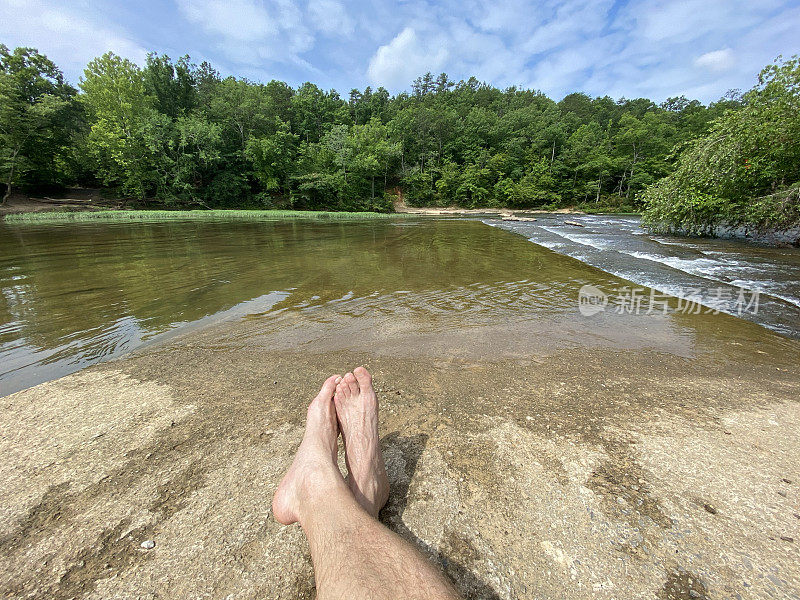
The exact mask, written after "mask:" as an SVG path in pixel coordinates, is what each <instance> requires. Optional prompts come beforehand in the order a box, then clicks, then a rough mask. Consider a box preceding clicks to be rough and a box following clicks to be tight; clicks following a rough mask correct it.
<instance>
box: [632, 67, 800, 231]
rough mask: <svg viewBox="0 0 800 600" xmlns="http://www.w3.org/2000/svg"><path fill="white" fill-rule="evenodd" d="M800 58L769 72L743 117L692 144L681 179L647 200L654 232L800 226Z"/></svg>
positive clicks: (651, 191)
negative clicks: (799, 115)
mask: <svg viewBox="0 0 800 600" xmlns="http://www.w3.org/2000/svg"><path fill="white" fill-rule="evenodd" d="M798 114H800V58H798V57H797V56H795V57H793V58H791V59H789V60H786V61H779V62H777V63H776V64H773V65H769V66H767V67H766V68H764V70H762V71H761V74H760V75H759V79H758V84H757V85H756V86H755V87H754V88H753V89H751V90H750V91H749V92H747V94H745V95H744V98H743V106H742V108H740V109H739V110H727V111H726V112H724V113H723V114H722V116H721V117H719V118H718V119H717V120H716V121H714V122H713V124H712V126H711V128H710V130H709V132H708V133H707V134H706V135H704V136H702V137H700V138H697V139H695V140H693V141H691V142H689V143H688V144H687V145H686V146H685V148H684V149H683V151H682V152H681V154H680V157H679V158H678V164H677V168H676V169H675V171H674V172H673V173H672V174H670V175H668V176H667V177H665V178H664V179H662V180H661V181H659V182H658V183H656V184H655V185H652V186H650V187H649V188H648V189H647V190H646V192H645V193H644V196H643V200H644V202H645V206H646V212H645V216H644V218H645V222H646V223H647V224H648V225H649V226H650V227H651V228H652V229H654V230H679V231H685V232H689V233H704V234H710V233H714V232H715V231H716V230H717V228H718V227H720V226H723V227H747V228H755V229H769V230H776V229H778V230H780V229H783V230H785V229H791V228H793V227H797V226H800V143H799V142H798V140H800V119H798V117H797V115H798Z"/></svg>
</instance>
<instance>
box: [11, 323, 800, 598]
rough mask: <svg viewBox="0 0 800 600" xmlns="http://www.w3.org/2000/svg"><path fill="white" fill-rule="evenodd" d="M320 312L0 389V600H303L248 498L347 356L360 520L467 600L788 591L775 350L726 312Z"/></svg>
mask: <svg viewBox="0 0 800 600" xmlns="http://www.w3.org/2000/svg"><path fill="white" fill-rule="evenodd" d="M321 310H322V312H309V311H304V310H289V311H284V312H281V313H278V314H275V315H272V316H270V317H269V318H267V317H261V318H258V317H252V318H247V319H243V320H237V321H235V322H227V323H221V324H219V325H216V326H212V327H210V328H207V329H204V330H202V331H199V332H193V333H190V334H187V335H184V336H181V337H179V338H174V339H171V340H168V341H167V342H165V343H162V344H159V345H156V346H151V347H149V348H145V349H141V350H140V351H138V352H136V353H134V354H133V355H129V356H128V357H125V358H123V359H119V360H115V361H111V362H107V363H103V364H99V365H95V366H93V367H90V368H88V369H85V370H84V371H81V372H79V373H76V374H73V375H70V376H67V377H65V378H63V379H60V380H57V381H53V382H50V383H46V384H42V385H40V386H37V387H35V388H32V389H29V390H26V391H22V392H19V393H16V394H13V395H11V396H8V397H5V398H3V399H2V403H3V410H2V411H0V428H2V431H3V436H2V437H0V445H1V446H2V450H1V452H2V455H3V456H4V460H3V461H2V463H1V464H0V477H2V478H3V481H4V488H5V501H4V503H3V508H2V512H0V561H1V562H2V564H3V568H2V575H0V590H2V595H3V596H4V597H29V596H30V597H47V598H53V599H67V598H77V597H81V598H93V599H95V598H96V599H100V598H109V597H125V598H127V597H142V598H155V597H170V598H196V597H214V598H223V597H236V598H260V597H270V598H312V597H313V596H314V590H313V578H312V569H311V564H310V558H309V554H308V548H307V544H306V542H305V539H304V537H303V534H302V531H301V530H300V528H299V527H296V526H294V527H288V528H284V527H281V526H279V525H278V524H277V523H275V521H274V520H273V519H272V517H271V515H270V500H271V496H272V493H273V491H274V489H275V487H276V486H277V484H278V482H279V480H280V477H281V475H282V473H283V471H284V470H285V469H286V467H287V466H288V464H289V463H290V461H291V457H292V454H293V452H294V450H295V449H296V447H297V444H298V443H299V441H300V437H301V434H302V427H303V418H304V414H305V405H306V403H307V402H308V400H309V399H310V398H311V397H312V396H313V395H314V393H315V392H316V391H317V389H318V387H319V384H320V382H321V381H322V380H323V379H324V378H325V377H326V376H327V375H329V374H331V373H336V372H343V371H345V370H347V369H351V368H353V367H354V366H356V365H359V364H365V365H367V366H368V367H369V368H370V370H371V371H373V373H374V374H375V379H376V384H377V387H378V391H379V397H380V402H381V411H382V412H381V432H382V436H383V437H382V443H383V448H384V455H385V457H386V460H387V463H388V469H389V476H390V479H391V488H392V492H391V497H390V501H389V504H388V505H387V507H386V508H385V509H384V511H383V512H382V516H381V518H382V520H383V521H384V522H385V523H386V524H387V525H388V526H389V527H391V528H392V529H394V530H395V531H397V532H398V533H400V535H403V536H404V537H406V538H408V539H410V540H411V541H412V542H413V543H415V544H417V545H418V546H419V547H420V548H421V549H422V550H423V551H424V552H426V553H428V554H429V555H430V556H431V559H432V560H434V561H436V562H437V563H439V564H440V565H441V566H442V568H443V569H444V571H445V572H446V573H447V574H448V576H449V577H451V578H452V579H453V580H454V581H455V582H456V585H457V586H458V588H459V589H460V590H461V591H462V592H463V593H464V594H465V596H466V597H469V598H490V599H495V598H503V599H506V598H540V597H562V598H587V599H588V598H655V597H659V598H723V597H724V598H727V597H741V598H769V597H792V595H797V594H800V569H798V564H800V552H798V546H799V544H798V541H800V535H799V534H800V528H799V525H800V513H798V509H797V506H798V505H797V502H798V491H799V490H800V470H799V469H798V465H800V440H798V437H797V435H796V432H797V430H798V427H800V404H798V402H797V398H798V397H800V366H798V364H797V361H796V357H797V355H798V354H797V352H798V345H797V344H796V343H795V342H792V341H791V340H786V339H785V338H782V337H780V336H778V335H775V334H772V333H770V332H768V331H766V330H764V329H763V328H760V327H757V326H756V325H754V324H751V323H747V322H744V321H740V320H737V319H734V318H732V317H728V316H726V315H717V316H709V317H707V318H704V319H705V320H703V321H699V322H698V324H693V325H691V326H690V328H689V329H688V331H691V332H693V333H694V335H693V336H692V335H689V336H683V335H681V336H676V335H675V334H674V331H675V328H676V327H679V326H680V324H681V323H682V322H683V323H684V324H686V325H687V326H688V324H689V323H694V320H693V319H689V318H686V320H685V321H681V320H678V321H675V322H674V323H673V324H670V325H669V326H666V325H667V324H666V323H665V324H664V326H663V327H662V326H661V325H658V323H661V321H659V320H658V319H656V318H655V317H653V318H652V319H656V320H655V321H652V322H651V321H649V320H648V321H647V322H646V323H641V322H640V321H639V320H632V321H631V322H630V324H629V325H626V324H624V323H625V322H623V321H621V323H623V324H622V325H621V326H617V327H616V328H615V337H613V338H608V337H606V334H600V333H601V332H599V330H597V329H596V327H595V325H594V324H593V323H594V322H593V321H591V320H584V321H580V322H578V324H577V325H576V324H575V323H573V322H572V321H570V323H572V325H570V327H572V328H574V327H577V328H578V329H569V328H567V329H568V335H567V333H565V334H564V335H561V336H560V335H559V333H558V332H559V331H560V330H562V329H565V328H566V325H565V326H564V327H559V326H558V323H551V322H546V323H544V326H546V327H544V328H543V324H542V323H538V322H537V321H536V320H528V321H522V322H515V323H508V324H504V322H503V321H496V320H492V321H481V322H476V323H474V324H473V325H472V326H469V327H458V328H449V327H444V326H443V324H442V322H441V321H440V319H441V317H438V316H436V315H433V316H429V317H425V318H422V317H421V316H420V315H416V316H415V315H414V314H405V315H403V314H393V315H391V316H387V317H385V318H382V317H380V315H379V314H377V313H370V314H372V316H371V317H370V318H365V317H364V316H363V315H362V314H361V313H360V312H358V311H355V312H350V311H334V310H332V309H331V310H330V312H329V311H328V310H325V309H321ZM699 323H704V324H705V325H704V328H699V329H698V327H700V325H699ZM642 327H644V328H645V329H644V330H641V328H642ZM476 340H479V342H480V343H476ZM149 540H152V541H153V542H154V543H155V547H154V548H152V549H144V548H143V547H142V545H141V544H142V543H143V542H145V541H149Z"/></svg>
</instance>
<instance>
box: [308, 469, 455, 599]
mask: <svg viewBox="0 0 800 600" xmlns="http://www.w3.org/2000/svg"><path fill="white" fill-rule="evenodd" d="M340 481H341V484H340V486H339V487H338V489H336V490H327V492H326V493H325V494H324V495H322V494H320V495H319V497H317V498H313V497H307V498H305V500H304V504H303V508H302V509H301V515H302V518H301V521H300V524H301V525H302V527H303V530H304V531H305V533H306V537H308V544H309V547H310V548H311V558H312V560H313V562H314V573H315V577H316V582H317V598H319V599H320V600H331V599H338V598H343V599H348V600H349V599H360V598H364V599H366V598H369V599H373V600H383V599H386V600H390V599H394V598H406V599H410V600H433V599H437V600H438V599H442V600H444V599H447V600H451V599H452V600H455V599H457V598H458V595H457V594H456V593H455V591H454V590H453V588H452V587H451V585H450V583H449V582H448V581H447V580H446V579H445V577H444V576H443V575H442V574H441V573H440V572H439V570H438V569H437V567H436V566H435V565H434V564H433V563H431V562H430V561H428V560H427V559H426V558H425V557H424V556H423V555H422V554H421V553H420V552H419V550H417V549H416V548H415V547H414V546H412V545H411V544H410V543H409V542H407V541H406V540H404V539H403V538H401V537H400V536H398V535H397V534H396V533H394V532H393V531H390V530H389V529H387V528H386V527H385V526H384V525H382V524H381V523H380V522H379V521H377V520H376V519H374V518H373V517H372V516H371V515H369V514H368V513H367V512H366V510H364V508H363V507H362V506H361V505H360V504H359V503H358V502H357V501H356V499H355V497H354V496H353V494H352V493H351V491H350V489H349V488H348V486H347V485H346V484H345V482H344V480H340Z"/></svg>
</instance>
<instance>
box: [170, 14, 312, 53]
mask: <svg viewBox="0 0 800 600" xmlns="http://www.w3.org/2000/svg"><path fill="white" fill-rule="evenodd" d="M178 6H179V8H180V9H181V12H182V13H183V14H184V16H185V17H186V19H187V20H188V21H190V22H191V23H193V24H195V25H199V26H200V27H201V28H203V30H205V31H206V32H207V33H209V34H211V35H212V36H214V37H216V38H217V39H218V48H219V50H220V51H221V52H222V53H224V54H225V55H226V56H227V57H229V58H231V59H233V60H234V61H236V62H240V63H245V64H248V63H249V64H257V63H260V62H261V61H263V60H274V61H276V62H290V63H295V64H299V65H302V66H305V67H308V64H307V63H306V62H305V61H304V60H303V59H301V58H300V56H299V55H300V54H302V53H304V52H306V51H308V50H310V49H311V48H312V47H313V45H314V36H313V35H312V33H311V32H310V31H309V29H308V27H306V25H305V20H304V18H303V14H302V12H301V11H300V9H298V8H297V6H296V5H295V4H294V3H293V2H292V1H291V0H269V1H259V0H227V1H226V2H219V1H218V0H180V1H179V4H178Z"/></svg>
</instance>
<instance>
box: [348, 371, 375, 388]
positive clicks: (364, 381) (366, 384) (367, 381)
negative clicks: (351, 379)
mask: <svg viewBox="0 0 800 600" xmlns="http://www.w3.org/2000/svg"><path fill="white" fill-rule="evenodd" d="M353 375H355V378H356V381H357V382H358V387H360V388H361V389H362V390H368V389H370V388H372V375H370V374H369V371H367V370H366V369H365V368H364V367H356V368H355V369H354V370H353Z"/></svg>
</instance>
